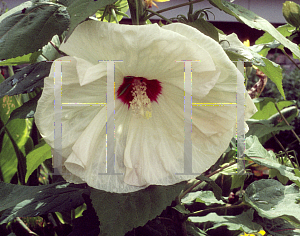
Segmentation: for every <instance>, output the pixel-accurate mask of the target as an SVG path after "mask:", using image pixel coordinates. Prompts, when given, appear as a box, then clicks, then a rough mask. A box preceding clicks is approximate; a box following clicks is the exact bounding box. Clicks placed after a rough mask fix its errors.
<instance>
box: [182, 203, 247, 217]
mask: <svg viewBox="0 0 300 236" xmlns="http://www.w3.org/2000/svg"><path fill="white" fill-rule="evenodd" d="M245 206H247V204H246V203H245V202H242V203H240V204H239V205H230V206H221V207H214V208H209V209H204V210H200V211H195V212H193V213H190V214H187V215H186V216H185V219H187V218H188V217H190V216H203V214H205V213H210V212H212V211H216V210H228V209H236V208H244V207H245Z"/></svg>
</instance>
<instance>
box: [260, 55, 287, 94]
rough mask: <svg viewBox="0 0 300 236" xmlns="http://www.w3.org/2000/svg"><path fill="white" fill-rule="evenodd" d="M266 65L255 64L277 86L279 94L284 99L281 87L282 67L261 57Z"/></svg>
mask: <svg viewBox="0 0 300 236" xmlns="http://www.w3.org/2000/svg"><path fill="white" fill-rule="evenodd" d="M262 60H263V61H264V63H265V65H266V66H257V67H258V69H260V70H261V71H262V72H263V73H264V74H265V75H266V76H267V77H268V78H270V80H272V81H273V82H274V83H275V85H276V86H277V88H278V90H279V92H280V94H281V95H282V97H283V98H284V99H285V95H284V91H283V87H282V79H283V78H282V68H281V66H280V65H278V64H276V63H275V62H272V61H270V60H269V59H267V58H262Z"/></svg>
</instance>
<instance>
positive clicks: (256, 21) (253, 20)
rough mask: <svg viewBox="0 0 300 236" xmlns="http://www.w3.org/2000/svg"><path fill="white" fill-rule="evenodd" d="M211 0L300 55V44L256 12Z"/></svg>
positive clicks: (239, 19) (223, 1)
mask: <svg viewBox="0 0 300 236" xmlns="http://www.w3.org/2000/svg"><path fill="white" fill-rule="evenodd" d="M209 2H210V3H211V4H212V5H214V6H216V7H218V8H219V9H220V10H222V11H224V12H226V13H228V14H230V15H232V16H234V17H235V18H236V19H237V20H238V21H240V22H243V23H245V24H246V25H248V26H249V27H251V28H255V29H258V30H264V31H266V32H268V33H269V34H270V35H272V36H273V37H274V38H275V39H276V40H277V41H278V42H280V43H281V44H282V45H283V46H285V47H287V48H288V49H290V50H291V51H292V52H293V53H295V54H296V56H298V57H300V50H299V48H298V46H297V45H296V44H294V43H292V42H291V41H290V40H288V39H287V38H285V37H284V36H283V35H282V34H281V33H280V32H278V31H277V30H276V29H275V28H274V26H273V25H271V23H270V22H268V21H267V20H265V19H264V18H262V17H260V16H258V15H256V14H255V13H254V12H252V11H250V10H248V9H246V8H244V7H242V6H239V5H236V4H233V3H230V2H227V1H225V0H209Z"/></svg>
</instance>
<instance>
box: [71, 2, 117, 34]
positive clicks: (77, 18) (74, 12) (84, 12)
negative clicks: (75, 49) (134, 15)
mask: <svg viewBox="0 0 300 236" xmlns="http://www.w3.org/2000/svg"><path fill="white" fill-rule="evenodd" d="M114 2H116V0H101V1H94V0H73V1H68V3H67V5H68V7H67V11H68V12H69V14H70V17H71V18H70V21H71V23H70V29H69V31H68V34H67V38H68V37H70V35H71V34H72V32H73V30H74V29H75V28H76V26H77V25H79V24H80V23H81V22H83V21H84V20H86V18H88V17H89V16H92V15H94V14H95V13H96V12H97V10H98V9H100V8H102V7H105V6H107V5H109V4H112V3H114Z"/></svg>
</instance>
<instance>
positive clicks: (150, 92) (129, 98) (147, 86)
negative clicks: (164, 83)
mask: <svg viewBox="0 0 300 236" xmlns="http://www.w3.org/2000/svg"><path fill="white" fill-rule="evenodd" d="M160 84H161V82H159V81H158V80H156V79H154V80H148V79H146V78H143V77H134V76H125V77H124V79H123V83H122V84H121V86H120V87H119V88H118V91H117V96H118V98H119V99H121V101H122V102H123V103H124V104H127V105H128V108H129V107H130V106H133V103H135V104H136V103H140V102H141V103H143V105H144V106H147V105H149V104H148V103H150V102H154V101H155V102H157V98H158V96H159V95H160V94H161V90H162V87H161V85H160ZM150 105H151V104H150Z"/></svg>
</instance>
